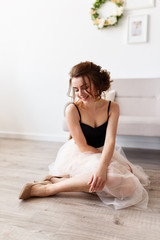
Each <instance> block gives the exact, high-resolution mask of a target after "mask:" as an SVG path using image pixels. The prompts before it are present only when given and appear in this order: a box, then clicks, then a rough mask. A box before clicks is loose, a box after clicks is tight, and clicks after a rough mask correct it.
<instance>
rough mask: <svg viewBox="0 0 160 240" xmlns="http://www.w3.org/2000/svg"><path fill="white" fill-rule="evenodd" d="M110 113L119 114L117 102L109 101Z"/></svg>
mask: <svg viewBox="0 0 160 240" xmlns="http://www.w3.org/2000/svg"><path fill="white" fill-rule="evenodd" d="M110 109H111V112H114V113H115V112H116V113H117V114H119V113H120V108H119V104H118V103H117V102H112V101H111V108H110Z"/></svg>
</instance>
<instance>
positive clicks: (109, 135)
mask: <svg viewBox="0 0 160 240" xmlns="http://www.w3.org/2000/svg"><path fill="white" fill-rule="evenodd" d="M119 114H120V110H119V105H118V104H117V103H115V102H112V103H111V111H110V115H109V121H108V126H107V130H106V138H105V143H104V147H103V151H102V156H101V161H100V165H102V166H103V167H106V168H107V167H108V165H109V163H110V161H111V158H112V155H113V152H114V148H115V140H116V133H117V126H118V119H119Z"/></svg>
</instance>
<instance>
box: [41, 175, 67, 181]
mask: <svg viewBox="0 0 160 240" xmlns="http://www.w3.org/2000/svg"><path fill="white" fill-rule="evenodd" d="M69 177H70V175H63V176H52V175H48V176H46V177H45V178H44V179H43V181H51V178H69Z"/></svg>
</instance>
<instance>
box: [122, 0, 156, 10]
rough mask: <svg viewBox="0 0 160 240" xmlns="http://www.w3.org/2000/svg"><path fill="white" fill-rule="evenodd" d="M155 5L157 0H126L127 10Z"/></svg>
mask: <svg viewBox="0 0 160 240" xmlns="http://www.w3.org/2000/svg"><path fill="white" fill-rule="evenodd" d="M154 6H155V0H126V1H125V10H133V9H142V8H151V7H154Z"/></svg>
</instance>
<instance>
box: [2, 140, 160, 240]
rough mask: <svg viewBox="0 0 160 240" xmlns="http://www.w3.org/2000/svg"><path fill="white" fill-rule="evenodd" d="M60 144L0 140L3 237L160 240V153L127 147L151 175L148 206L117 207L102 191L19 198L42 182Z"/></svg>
mask: <svg viewBox="0 0 160 240" xmlns="http://www.w3.org/2000/svg"><path fill="white" fill-rule="evenodd" d="M60 146H61V144H60V143H52V142H36V141H23V140H13V139H12V140H9V139H0V239H3V240H4V239H5V240H30V239H31V240H41V239H43V240H55V239H56V240H63V239H64V240H71V239H74V240H94V239H97V240H103V239H106V240H134V239H135V240H142V239H143V240H158V239H160V151H155V150H137V149H135V150H132V149H124V151H125V153H126V155H127V157H128V159H129V160H130V161H131V162H133V163H135V164H139V165H141V166H143V167H144V169H145V170H146V172H147V173H148V175H149V176H150V179H151V184H150V186H149V187H148V192H149V205H148V209H146V210H139V209H136V208H135V207H131V208H127V209H124V210H118V211H115V210H112V209H108V208H107V207H105V206H104V205H103V204H102V203H101V201H100V200H99V198H98V197H97V195H91V194H89V193H61V194H59V195H56V196H53V197H48V198H43V199H42V198H32V199H28V200H27V201H20V200H19V199H18V195H19V192H20V190H21V188H22V186H23V185H24V184H25V183H26V182H30V181H33V180H41V179H42V178H43V177H44V176H45V175H47V173H48V172H47V171H48V165H49V164H50V163H51V162H52V161H54V159H55V156H56V153H57V151H58V149H59V147H60Z"/></svg>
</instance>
